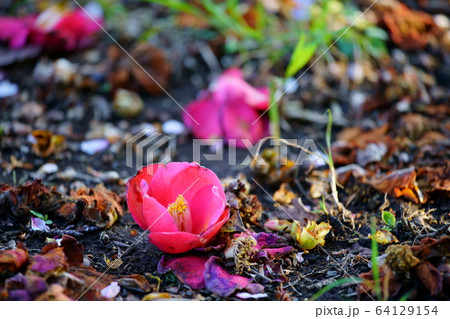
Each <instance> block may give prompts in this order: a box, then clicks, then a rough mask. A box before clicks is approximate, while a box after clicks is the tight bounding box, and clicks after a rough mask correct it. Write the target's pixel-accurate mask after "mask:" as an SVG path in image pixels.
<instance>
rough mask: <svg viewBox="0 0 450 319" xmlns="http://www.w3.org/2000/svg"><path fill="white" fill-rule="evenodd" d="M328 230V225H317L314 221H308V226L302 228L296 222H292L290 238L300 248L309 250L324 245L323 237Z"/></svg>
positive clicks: (329, 227)
mask: <svg viewBox="0 0 450 319" xmlns="http://www.w3.org/2000/svg"><path fill="white" fill-rule="evenodd" d="M330 229H331V226H330V224H328V223H320V224H319V225H317V223H316V222H315V221H312V222H310V221H308V225H306V226H305V227H302V226H300V223H299V222H298V221H294V223H293V224H292V228H291V236H292V238H293V239H294V240H295V241H296V242H297V244H298V245H299V246H300V247H301V248H303V249H306V250H311V249H313V248H315V247H316V246H317V244H319V245H321V246H323V245H325V236H326V235H327V234H328V233H329V232H330Z"/></svg>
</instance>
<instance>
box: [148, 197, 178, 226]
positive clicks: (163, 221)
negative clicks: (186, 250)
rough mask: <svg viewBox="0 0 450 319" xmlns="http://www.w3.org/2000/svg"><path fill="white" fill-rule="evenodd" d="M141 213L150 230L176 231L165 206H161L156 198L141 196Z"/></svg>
mask: <svg viewBox="0 0 450 319" xmlns="http://www.w3.org/2000/svg"><path fill="white" fill-rule="evenodd" d="M143 212H144V213H143V215H144V219H145V222H146V225H147V228H148V230H149V231H150V232H177V231H178V229H177V226H176V225H175V222H174V221H173V218H172V216H170V213H169V212H168V211H167V208H165V207H164V206H162V205H161V204H160V203H159V202H158V201H157V200H156V199H154V198H153V197H150V196H148V195H147V194H145V195H144V197H143Z"/></svg>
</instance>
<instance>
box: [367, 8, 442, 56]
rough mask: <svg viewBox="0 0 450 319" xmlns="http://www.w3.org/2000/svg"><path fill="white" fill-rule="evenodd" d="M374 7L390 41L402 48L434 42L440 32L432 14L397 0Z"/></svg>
mask: <svg viewBox="0 0 450 319" xmlns="http://www.w3.org/2000/svg"><path fill="white" fill-rule="evenodd" d="M374 9H375V10H376V12H377V14H378V15H379V17H380V22H381V24H382V25H384V26H386V27H387V29H388V31H389V34H390V36H391V39H392V41H393V42H394V43H395V44H396V45H398V46H399V47H400V48H402V49H404V50H419V49H423V48H424V47H425V46H426V45H427V44H429V43H432V42H434V43H436V41H437V40H436V36H438V35H440V34H441V33H442V30H441V29H440V28H439V27H438V26H437V25H436V24H435V22H434V19H433V16H431V15H429V14H427V13H425V12H421V11H416V10H411V9H409V8H408V7H407V6H406V5H405V4H403V3H401V2H399V1H384V2H380V3H378V4H376V5H375V6H374Z"/></svg>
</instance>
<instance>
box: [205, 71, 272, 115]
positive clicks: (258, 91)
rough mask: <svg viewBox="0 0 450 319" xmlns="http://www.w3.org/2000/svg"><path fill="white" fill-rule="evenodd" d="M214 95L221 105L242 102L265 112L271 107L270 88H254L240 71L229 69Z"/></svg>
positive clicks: (220, 80) (221, 78)
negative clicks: (235, 101) (225, 102)
mask: <svg viewBox="0 0 450 319" xmlns="http://www.w3.org/2000/svg"><path fill="white" fill-rule="evenodd" d="M214 94H215V95H216V96H217V97H218V100H220V101H218V102H219V103H223V102H224V101H228V102H227V104H228V106H229V105H231V104H232V102H231V101H234V100H241V101H243V102H245V103H246V104H247V105H248V106H250V107H252V108H255V109H258V110H265V109H267V108H268V107H269V88H267V87H263V88H254V87H253V86H251V85H250V84H249V83H247V82H246V81H245V80H244V78H243V75H242V72H241V70H239V69H235V68H232V69H228V70H226V71H225V72H223V73H222V75H221V76H220V77H219V78H218V79H217V82H216V83H215V88H214Z"/></svg>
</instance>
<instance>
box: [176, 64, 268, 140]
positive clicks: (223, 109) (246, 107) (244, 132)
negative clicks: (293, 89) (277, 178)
mask: <svg viewBox="0 0 450 319" xmlns="http://www.w3.org/2000/svg"><path fill="white" fill-rule="evenodd" d="M268 107H269V90H268V88H267V87H263V88H254V87H252V86H251V85H250V84H248V83H247V82H245V80H244V78H243V75H242V72H241V70H239V69H228V70H226V71H225V72H223V73H222V75H221V76H220V77H219V78H218V79H217V80H216V82H215V83H213V85H212V89H211V90H210V91H209V92H204V93H203V95H202V96H201V97H200V99H198V100H196V101H193V102H191V103H190V104H189V105H188V106H187V108H186V113H185V114H183V121H184V123H185V124H186V126H187V127H188V128H190V129H192V132H193V134H194V136H195V137H196V138H202V139H213V138H225V140H226V141H228V142H230V140H233V139H234V140H236V141H235V142H236V146H237V147H245V146H246V144H244V142H243V140H247V141H248V142H250V143H251V144H252V145H254V144H255V143H256V142H257V141H258V140H260V139H261V138H263V137H265V136H267V135H268V132H269V131H268V128H269V127H268V121H267V119H265V118H261V119H259V117H260V112H259V111H264V110H266V109H267V108H268Z"/></svg>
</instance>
